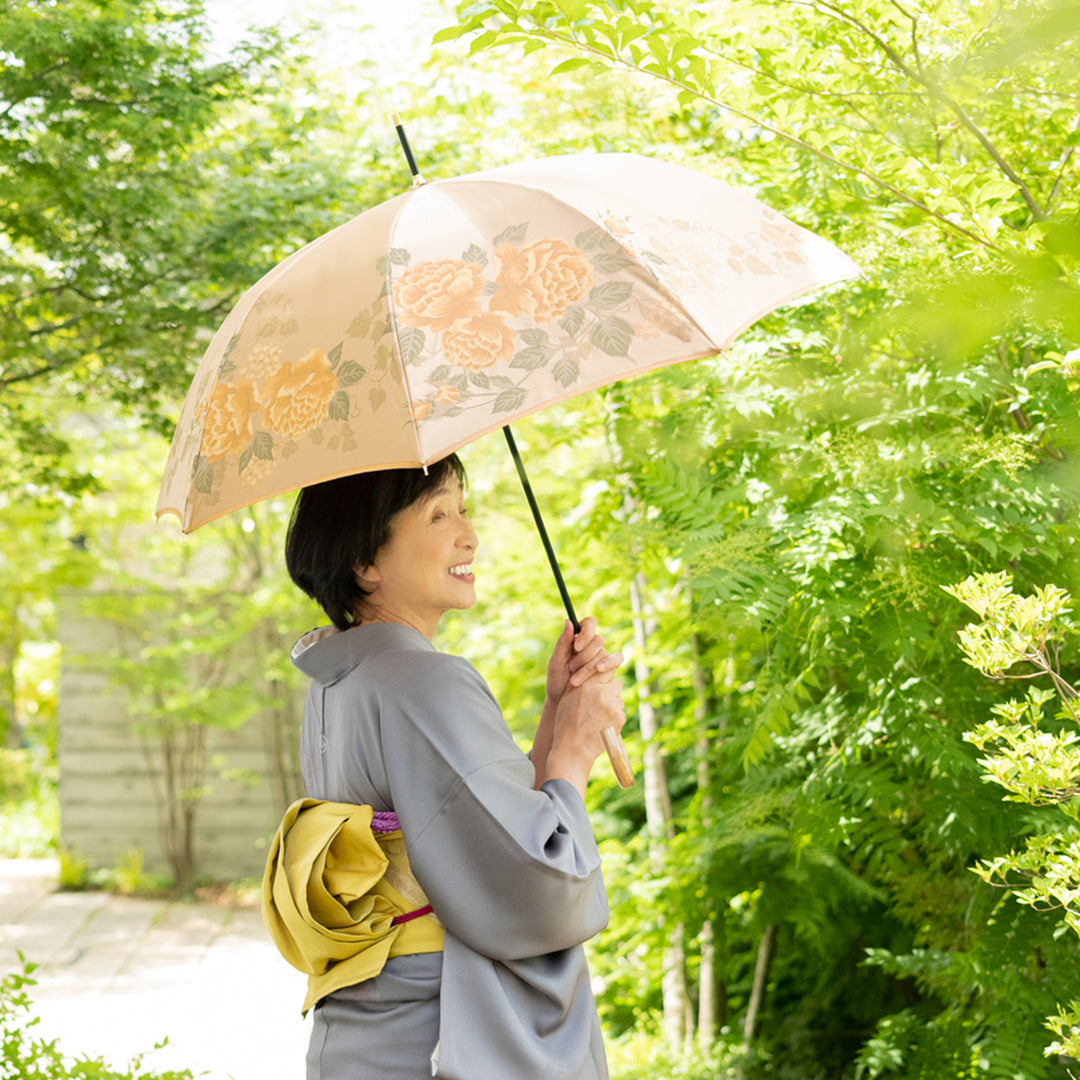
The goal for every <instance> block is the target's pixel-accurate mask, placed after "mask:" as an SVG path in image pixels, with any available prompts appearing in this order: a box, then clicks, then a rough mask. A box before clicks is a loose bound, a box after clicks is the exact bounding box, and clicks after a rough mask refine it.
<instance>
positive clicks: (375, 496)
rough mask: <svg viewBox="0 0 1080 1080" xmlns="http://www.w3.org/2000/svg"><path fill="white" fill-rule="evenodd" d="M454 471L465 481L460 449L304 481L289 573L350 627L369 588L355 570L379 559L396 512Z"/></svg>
mask: <svg viewBox="0 0 1080 1080" xmlns="http://www.w3.org/2000/svg"><path fill="white" fill-rule="evenodd" d="M451 475H453V476H456V477H457V478H458V481H459V482H460V483H461V485H462V487H464V486H465V466H464V465H462V464H461V461H460V460H459V459H458V456H457V454H451V455H450V456H449V457H446V458H443V459H442V460H441V461H437V462H435V464H433V465H429V466H428V467H427V469H426V470H424V469H382V470H380V471H378V472H366V473H354V474H353V475H352V476H340V477H338V478H337V479H336V480H326V481H324V482H323V483H321V484H312V485H311V487H306V488H303V489H302V490H301V492H300V494H299V495H298V496H297V498H296V504H295V505H294V506H293V512H292V517H291V518H290V520H289V531H288V533H287V534H286V537H285V565H286V566H287V567H288V570H289V577H291V578H292V579H293V581H294V582H295V583H296V585H297V586H299V587H300V588H301V589H302V590H303V591H304V592H305V593H307V595H308V596H310V597H311V598H312V599H313V600H316V601H318V603H319V604H320V605H321V606H322V609H323V611H325V612H326V614H327V615H328V616H329V617H330V621H331V622H332V623H333V624H334V625H335V626H336V627H337V628H338V629H339V630H348V629H349V627H350V626H353V625H354V624H355V622H356V618H357V612H358V611H359V609H360V607H361V605H362V604H363V602H364V600H365V599H366V598H367V597H368V596H369V595H370V593H369V590H367V589H365V588H364V587H363V586H362V585H361V584H360V582H359V581H357V575H356V572H357V570H358V569H362V568H363V567H366V566H371V565H372V563H374V561H375V557H376V555H378V553H379V551H380V550H381V549H382V547H383V545H385V544H386V542H387V541H388V540H389V539H390V529H391V524H392V522H393V519H394V516H395V515H396V514H399V513H400V512H401V511H402V510H404V509H405V508H406V507H407V506H411V505H412V504H413V503H414V502H416V500H417V499H420V498H423V497H424V496H425V495H427V494H429V493H430V492H432V491H434V490H435V489H436V488H438V487H440V486H441V485H442V484H444V483H445V482H446V481H447V480H448V479H449V477H450V476H451Z"/></svg>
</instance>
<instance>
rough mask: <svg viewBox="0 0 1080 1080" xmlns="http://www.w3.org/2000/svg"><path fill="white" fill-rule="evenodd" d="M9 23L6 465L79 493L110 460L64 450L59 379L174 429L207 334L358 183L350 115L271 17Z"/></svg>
mask: <svg viewBox="0 0 1080 1080" xmlns="http://www.w3.org/2000/svg"><path fill="white" fill-rule="evenodd" d="M0 41H3V48H2V51H0V190H2V191H3V198H2V199H0V208H2V209H0V306H2V307H3V309H4V311H5V314H6V318H5V320H4V323H3V330H2V333H0V410H2V411H0V415H2V416H3V420H4V423H3V425H0V427H2V431H3V435H2V439H3V443H2V446H3V451H4V452H3V458H4V464H5V475H6V476H8V477H10V478H12V480H13V482H14V483H15V484H19V485H24V484H31V485H36V486H37V487H39V488H41V487H52V488H55V487H60V488H62V489H64V490H67V491H70V492H72V493H78V492H79V491H82V490H86V489H87V487H89V486H93V483H94V480H93V477H92V476H91V475H88V474H87V473H79V472H71V471H70V470H68V469H66V468H64V466H63V465H62V464H61V463H60V461H58V459H62V458H63V456H64V451H65V448H66V446H67V445H68V437H67V435H66V433H65V432H64V431H63V430H61V429H60V428H59V427H57V426H54V425H53V424H52V423H51V420H52V417H51V416H50V415H49V414H50V411H51V410H49V408H48V407H47V405H46V407H45V408H44V409H43V402H42V396H43V395H44V397H45V399H46V401H47V399H48V398H49V397H51V396H52V395H62V397H63V399H64V400H65V401H66V402H67V406H68V408H70V407H71V406H72V405H74V406H75V407H76V408H78V407H85V406H86V405H87V403H89V402H100V401H102V400H103V399H108V400H111V401H113V402H116V403H118V404H119V405H120V406H121V407H122V408H123V409H124V410H125V411H128V412H130V413H132V414H134V415H137V416H140V417H142V418H144V419H145V420H146V421H147V422H148V423H150V424H152V425H155V426H156V427H157V428H158V430H162V429H163V428H164V426H165V420H164V416H165V415H166V414H167V411H168V409H169V406H170V405H171V398H172V396H173V395H176V394H179V393H181V392H182V391H183V389H184V388H185V387H186V384H187V381H188V379H189V378H190V374H191V370H192V367H191V364H192V363H193V361H194V358H195V354H196V353H197V351H198V342H199V340H200V335H201V334H203V333H205V331H206V330H207V329H209V328H210V327H212V326H213V325H215V323H216V322H217V321H218V318H219V313H220V311H221V310H222V308H223V307H227V306H228V305H229V304H230V303H231V302H232V300H233V299H235V297H237V296H238V295H239V293H240V292H241V291H242V289H243V287H244V286H246V285H247V284H250V283H251V281H252V280H253V279H252V273H253V272H254V273H255V275H256V276H258V271H259V268H260V267H262V268H265V269H269V267H270V266H271V265H273V263H274V262H275V261H276V260H277V259H278V258H280V257H282V256H283V255H284V254H286V253H287V252H288V251H289V250H290V248H291V247H294V246H297V238H298V237H300V238H302V239H308V238H310V237H311V236H312V235H313V234H315V233H316V232H318V231H321V226H322V224H323V219H324V215H326V214H327V213H334V212H335V208H336V206H337V201H338V200H339V198H340V197H341V195H342V194H343V191H344V190H345V187H346V183H345V178H344V175H343V170H342V169H341V168H340V167H339V161H338V159H336V158H334V155H333V147H332V145H331V144H332V141H333V140H332V137H331V136H330V134H329V132H328V131H327V130H326V129H327V128H332V127H333V123H334V121H333V118H332V117H329V116H327V115H322V116H320V117H318V118H316V117H315V116H314V115H313V113H312V111H311V109H310V108H304V107H302V106H300V107H298V108H296V109H292V108H289V107H287V106H286V105H285V102H284V100H283V98H284V97H286V96H287V94H288V92H289V91H288V90H286V87H288V88H289V89H290V90H295V91H296V93H297V94H298V95H299V94H302V93H303V92H304V91H305V90H306V88H305V87H298V86H296V83H297V80H298V73H297V64H296V61H295V58H294V56H293V55H292V54H291V53H292V50H290V49H289V48H287V46H286V44H285V43H284V42H282V41H281V40H279V39H277V38H276V37H275V36H273V35H264V36H263V38H262V39H261V40H257V41H254V42H249V43H247V44H245V45H243V46H241V47H238V48H237V50H236V51H235V52H234V53H233V55H231V56H230V57H228V58H227V59H225V60H221V61H214V60H211V59H210V57H209V39H208V33H207V28H206V24H205V20H204V15H203V5H202V3H201V0H110V2H108V3H99V2H97V0H70V2H67V3H64V4H62V5H59V6H56V5H43V4H40V3H37V2H35V0H12V2H9V3H6V4H5V5H4V6H3V8H2V10H0ZM316 126H319V127H323V128H324V135H325V136H326V137H324V138H322V139H313V138H311V135H312V130H311V129H312V128H314V127H316ZM301 132H303V134H304V138H303V157H301V155H300V152H299V145H300V134H301ZM301 162H303V167H301ZM267 220H274V221H275V222H276V224H277V226H278V227H277V229H276V230H275V234H274V236H273V237H268V236H266V235H265V233H263V232H262V231H261V230H260V229H259V225H260V223H263V222H265V221H267ZM177 357H189V358H191V359H190V360H189V361H187V362H183V363H179V364H178V363H177V362H176V359H177Z"/></svg>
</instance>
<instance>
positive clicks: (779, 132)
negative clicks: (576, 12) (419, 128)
mask: <svg viewBox="0 0 1080 1080" xmlns="http://www.w3.org/2000/svg"><path fill="white" fill-rule="evenodd" d="M534 25H535V27H536V33H537V34H538V35H539V36H541V37H544V38H547V39H548V40H549V41H554V42H555V43H556V44H559V45H565V46H568V47H570V48H573V49H577V50H578V51H580V52H590V53H593V54H595V55H597V56H600V57H603V59H604V60H605V61H606V62H612V61H613V62H615V63H617V64H621V65H622V66H623V67H626V68H629V69H630V70H631V71H636V72H639V73H640V74H643V75H648V76H649V77H650V78H653V79H660V80H661V81H662V82H666V83H668V84H669V85H671V86H674V87H677V88H678V89H680V90H690V91H691V92H692V93H694V94H695V95H696V96H697V97H699V98H700V99H701V100H702V101H706V102H708V103H709V104H710V105H714V106H716V108H718V109H723V110H724V111H725V112H728V113H730V114H731V115H733V116H737V117H739V118H740V119H743V120H746V121H747V122H748V123H751V124H754V125H755V126H756V127H759V128H761V130H762V131H767V132H769V133H770V134H771V135H775V136H776V137H777V138H778V139H782V140H783V141H784V142H787V143H790V144H791V145H793V146H797V147H799V148H800V149H801V150H805V151H806V152H808V153H809V154H812V155H813V156H814V157H816V158H819V159H820V160H822V161H824V162H826V163H828V164H829V165H833V166H835V167H836V168H838V169H842V170H843V171H844V172H847V173H850V174H852V175H855V176H859V177H862V178H863V179H864V180H867V181H869V182H870V183H871V184H873V185H874V186H875V187H878V188H881V189H882V190H883V191H887V192H888V193H889V194H890V195H892V196H893V197H894V198H896V199H899V200H900V201H901V202H903V203H906V204H907V205H908V206H911V207H914V208H915V209H916V210H919V211H920V212H921V213H924V214H926V215H927V216H928V217H931V218H933V219H934V220H935V221H937V222H938V223H939V224H940V225H942V226H944V227H945V229H947V230H948V231H951V232H955V233H959V234H960V235H961V236H964V237H966V238H967V239H968V240H971V241H973V242H974V243H976V244H978V245H979V246H980V247H984V248H986V249H987V250H988V251H992V252H994V253H995V254H997V255H1000V256H1002V257H1003V258H1009V257H1010V256H1009V253H1008V252H1007V251H1005V250H1004V249H1003V248H1000V247H998V246H997V245H996V244H995V243H993V241H991V240H988V239H986V238H985V237H983V236H979V235H978V234H977V233H974V232H972V231H971V230H970V229H967V228H965V227H964V226H963V225H957V224H956V223H955V222H953V221H950V220H949V219H948V218H947V217H946V216H945V215H944V214H942V213H940V212H939V211H937V210H934V209H932V208H931V207H929V206H927V205H926V204H925V203H921V202H919V200H918V199H916V198H914V197H913V196H911V195H908V194H907V192H905V191H903V190H901V189H900V188H898V187H896V186H894V185H893V184H890V183H889V182H888V181H887V180H885V179H884V178H883V177H881V176H878V175H877V174H876V173H874V172H872V171H871V170H869V169H865V168H863V167H862V166H860V165H852V164H850V163H849V162H846V161H842V160H841V159H840V158H837V157H834V156H833V155H832V154H830V153H828V152H826V151H825V150H820V149H818V148H817V147H816V146H813V145H811V144H810V143H808V142H806V141H805V140H804V139H800V138H799V137H798V136H797V135H793V134H792V133H791V132H788V131H785V130H783V129H782V128H779V127H776V126H775V125H773V124H770V123H768V122H767V121H765V120H762V119H760V118H759V117H756V116H753V115H751V114H750V113H747V112H744V111H743V110H742V109H738V108H736V107H735V106H734V105H729V104H728V103H727V102H725V101H721V100H720V99H719V98H715V97H713V96H712V95H711V94H707V93H706V92H705V91H704V90H696V89H694V88H692V87H690V86H687V85H686V84H685V83H682V82H679V81H678V80H677V79H674V78H672V76H670V75H664V74H661V73H659V72H656V71H648V70H646V69H645V68H642V67H639V66H638V65H637V64H636V63H634V62H633V61H630V60H627V59H625V58H624V57H622V56H620V55H619V54H618V53H615V52H605V51H604V50H603V49H599V48H597V47H596V46H595V45H591V44H589V43H588V42H582V41H580V40H578V39H577V38H575V37H573V36H571V35H570V34H564V33H562V32H560V31H557V30H549V29H547V28H546V27H541V26H540V25H539V24H534Z"/></svg>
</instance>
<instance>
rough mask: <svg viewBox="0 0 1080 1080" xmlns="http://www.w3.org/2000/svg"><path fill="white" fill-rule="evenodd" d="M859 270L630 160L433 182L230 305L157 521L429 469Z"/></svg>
mask: <svg viewBox="0 0 1080 1080" xmlns="http://www.w3.org/2000/svg"><path fill="white" fill-rule="evenodd" d="M857 273H858V270H857V268H856V267H855V265H854V264H853V263H852V262H851V260H850V259H848V258H847V257H846V256H845V255H843V254H842V253H841V252H840V251H838V250H837V249H836V248H835V247H834V246H833V245H832V244H830V243H828V242H827V241H825V240H823V239H821V238H820V237H818V236H815V235H814V234H813V233H810V232H807V231H806V230H805V229H802V228H800V227H798V226H796V225H794V224H793V223H792V222H790V221H789V220H788V219H787V218H785V217H783V216H782V215H781V214H779V213H777V212H776V211H774V210H772V209H770V208H769V207H767V206H765V205H763V204H762V203H760V202H758V201H757V200H756V199H753V198H751V197H750V196H749V195H747V194H745V193H744V192H741V191H739V190H737V189H735V188H732V187H730V186H728V185H727V184H724V183H722V182H720V181H718V180H714V179H712V178H710V177H707V176H705V175H703V174H701V173H697V172H694V171H692V170H689V169H685V168H682V167H680V166H677V165H671V164H667V163H665V162H662V161H658V160H656V159H652V158H646V157H642V156H638V155H634V154H574V155H568V156H563V157H551V158H544V159H541V160H538V161H532V162H526V163H522V164H516V165H509V166H505V167H503V168H497V169H490V170H488V171H486V172H480V173H474V174H472V175H469V176H462V177H457V178H454V179H450V180H438V181H434V182H431V183H427V184H422V185H420V186H417V187H414V188H413V189H412V190H410V191H408V192H406V193H405V194H403V195H399V196H398V197H397V198H394V199H391V200H390V201H388V202H386V203H383V204H381V205H379V206H376V207H374V208H373V209H371V210H368V211H366V212H365V213H363V214H360V215H359V216H358V217H355V218H353V219H352V220H351V221H348V222H346V223H345V224H344V225H341V226H339V227H338V228H336V229H334V230H332V231H331V232H329V233H327V234H325V235H324V236H321V237H319V239H317V240H315V241H313V242H312V243H310V244H308V245H307V246H306V247H303V248H301V249H300V250H299V251H297V252H296V253H295V254H293V255H291V256H290V257H289V258H287V259H285V260H284V261H283V262H282V263H280V264H279V265H278V266H276V267H275V268H274V269H273V270H271V271H270V273H268V274H267V275H266V276H265V277H264V278H263V279H262V280H261V281H259V282H258V283H257V284H256V285H254V286H253V287H252V288H251V289H249V290H248V291H247V292H246V293H245V294H244V295H243V296H242V297H241V298H240V300H239V302H238V303H237V305H236V307H235V308H234V309H233V310H232V312H231V313H230V314H229V316H228V318H226V320H225V322H224V323H223V324H222V326H221V328H220V329H219V330H218V332H217V334H216V335H215V336H214V339H213V341H212V342H211V343H210V347H209V348H208V349H207V351H206V354H205V356H204V357H203V359H202V361H201V362H200V364H199V367H198V370H197V371H196V373H195V378H194V380H193V382H192V385H191V389H190V391H189V392H188V395H187V398H186V400H185V402H184V406H183V409H182V412H181V414H180V420H179V423H178V424H177V428H176V433H175V436H174V438H173V442H172V447H171V450H170V454H169V459H168V464H167V466H166V471H165V478H164V481H163V483H162V487H161V495H160V498H159V500H158V505H157V513H158V515H159V516H160V515H161V514H163V513H173V514H176V515H177V516H178V517H179V518H180V519H181V522H182V527H183V530H184V532H190V531H191V530H193V529H195V528H198V526H200V525H202V524H204V523H205V522H207V521H210V520H212V519H214V518H216V517H219V516H220V515H222V514H225V513H228V512H229V511H230V510H234V509H236V508H238V507H242V506H247V505H250V504H251V503H254V502H258V501H259V500H261V499H266V498H269V497H271V496H273V495H277V494H281V493H283V492H288V491H292V490H295V489H297V488H300V487H304V486H306V485H309V484H314V483H317V482H319V481H321V480H328V479H331V478H333V477H337V476H342V475H346V474H349V473H357V472H365V471H367V470H371V469H385V468H397V467H403V466H423V465H427V464H430V463H431V462H433V461H437V460H439V459H440V458H442V457H445V456H446V455H447V454H449V453H451V452H452V451H454V450H457V449H458V448H459V447H461V446H463V445H465V444H466V443H468V442H471V441H472V440H474V439H476V438H478V437H479V436H481V435H483V434H485V433H486V432H488V431H491V430H493V429H495V428H498V427H501V426H503V425H505V424H508V423H510V422H511V421H513V420H514V419H516V418H518V417H521V416H525V415H528V414H529V413H532V412H535V411H536V410H537V409H541V408H543V407H544V406H546V405H549V404H551V403H553V402H556V401H560V400H562V399H564V398H568V397H571V396H573V395H575V394H580V393H582V392H583V391H586V390H589V389H592V388H593V387H597V386H602V385H604V384H607V383H611V382H615V381H616V380H618V379H621V378H623V377H625V376H627V375H631V374H636V373H639V372H643V371H648V370H650V369H653V368H657V367H661V366H663V365H665V364H673V363H677V362H679V361H681V360H690V359H694V358H698V357H704V356H711V355H714V354H715V353H717V352H719V351H720V350H722V349H724V348H725V347H727V346H728V345H730V344H731V342H732V341H733V340H734V339H735V337H737V336H738V334H739V333H740V332H741V331H742V330H744V329H745V328H746V327H748V326H749V325H750V324H751V323H753V322H755V321H756V320H757V319H759V318H761V317H762V316H763V315H765V314H767V313H768V312H770V311H772V310H773V309H774V308H776V307H778V306H779V305H781V304H783V303H784V302H785V301H787V300H790V299H792V298H793V297H795V296H798V295H799V294H800V293H803V292H806V291H807V290H809V289H812V288H815V287H818V286H822V285H826V284H829V283H832V282H836V281H839V280H841V279H844V278H848V277H852V276H855V275H856V274H857Z"/></svg>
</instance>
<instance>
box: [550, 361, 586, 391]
mask: <svg viewBox="0 0 1080 1080" xmlns="http://www.w3.org/2000/svg"><path fill="white" fill-rule="evenodd" d="M552 374H554V376H555V378H556V379H558V380H559V382H560V383H561V384H562V385H563V386H573V384H574V383H576V382H577V381H578V376H579V375H580V374H581V371H580V369H579V368H578V364H577V361H576V360H572V359H570V357H568V356H563V357H561V358H560V359H559V360H558V361H557V362H556V364H555V367H554V368H552Z"/></svg>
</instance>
